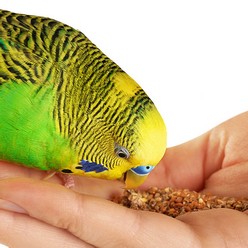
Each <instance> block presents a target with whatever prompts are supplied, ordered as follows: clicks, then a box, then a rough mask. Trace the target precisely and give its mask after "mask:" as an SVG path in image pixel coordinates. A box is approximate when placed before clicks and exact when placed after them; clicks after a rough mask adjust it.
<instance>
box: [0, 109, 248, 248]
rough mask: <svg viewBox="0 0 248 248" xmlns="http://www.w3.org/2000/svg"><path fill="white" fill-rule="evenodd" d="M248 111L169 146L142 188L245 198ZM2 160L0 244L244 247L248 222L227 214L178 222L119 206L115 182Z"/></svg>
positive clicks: (189, 216)
mask: <svg viewBox="0 0 248 248" xmlns="http://www.w3.org/2000/svg"><path fill="white" fill-rule="evenodd" d="M247 126H248V112H246V113H243V114H241V115H239V116H236V117H234V118H233V119H230V120H228V121H226V122H225V123H222V124H221V125H219V126H217V127H216V128H214V129H212V130H210V131H209V132H207V133H205V134H203V135H202V136H200V137H198V138H196V139H194V140H192V141H189V142H187V143H185V144H182V145H179V146H176V147H172V148H169V149H168V150H167V152H166V155H165V156H164V158H163V159H162V161H161V162H160V163H159V165H158V166H157V168H156V169H155V170H154V171H153V172H152V173H151V175H150V176H149V178H148V180H147V181H146V183H145V184H144V185H143V186H142V187H143V188H147V187H150V186H154V185H156V186H158V187H165V186H172V187H178V188H189V189H191V190H197V191H207V192H211V193H212V194H216V195H225V196H235V197H239V196H243V197H248V180H247V178H248V139H247V136H248V128H247ZM45 176H46V174H44V172H40V171H37V170H34V169H28V168H23V167H19V166H17V165H13V164H7V163H4V162H2V163H1V165H0V177H1V180H0V199H2V200H1V201H0V208H1V210H0V219H1V221H0V233H1V235H0V243H3V244H6V245H8V246H9V247H11V248H18V247H27V248H29V247H34V244H35V247H37V248H39V247H42V248H46V247H47V248H48V247H54V248H56V247H104V248H109V247H135V248H139V247H142V248H144V247H165V246H166V247H170V248H172V247H185V248H187V247H241V248H242V247H247V246H248V236H247V230H248V217H247V213H241V212H238V211H234V210H228V209H215V210H207V211H198V212H194V213H188V214H185V215H182V216H180V217H178V218H176V219H173V218H171V217H168V216H164V215H161V214H157V213H150V212H144V211H135V210H131V209H127V208H124V207H122V206H119V205H117V204H115V203H112V202H111V201H109V200H108V199H109V198H110V197H111V196H112V195H113V194H120V193H121V191H122V189H121V188H122V187H123V185H122V184H121V183H120V182H113V181H104V180H99V179H89V178H82V177H80V178H79V177H75V181H76V187H75V190H69V189H66V188H65V187H63V186H61V183H62V182H61V179H60V178H59V177H56V176H55V177H53V178H51V179H49V181H44V180H41V179H42V178H44V177H45Z"/></svg>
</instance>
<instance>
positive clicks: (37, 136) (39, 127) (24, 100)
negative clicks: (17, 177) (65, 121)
mask: <svg viewBox="0 0 248 248" xmlns="http://www.w3.org/2000/svg"><path fill="white" fill-rule="evenodd" d="M53 106H54V90H53V87H52V85H50V86H46V87H43V88H41V89H39V88H38V87H37V86H36V85H33V84H31V83H26V84H17V83H15V82H6V83H5V84H3V85H2V86H1V88H0V108H1V111H0V120H1V122H0V140H1V142H0V157H1V158H2V159H5V160H10V161H14V162H17V163H22V164H25V165H27V166H31V167H38V168H39V169H42V170H50V169H55V170H58V169H59V168H60V167H61V165H68V164H70V163H71V162H72V161H73V160H74V161H75V158H76V156H75V154H73V153H72V150H71V149H69V147H70V146H69V141H68V140H66V139H63V138H62V137H61V136H60V135H59V134H58V132H57V131H56V129H55V125H54V121H53V119H52V116H51V114H52V109H53ZM68 151H71V153H68ZM73 158H74V159H73Z"/></svg>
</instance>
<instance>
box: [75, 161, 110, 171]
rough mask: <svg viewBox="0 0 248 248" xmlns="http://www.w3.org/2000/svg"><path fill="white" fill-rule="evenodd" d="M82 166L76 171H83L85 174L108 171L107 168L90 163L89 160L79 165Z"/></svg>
mask: <svg viewBox="0 0 248 248" xmlns="http://www.w3.org/2000/svg"><path fill="white" fill-rule="evenodd" d="M79 164H80V165H79V166H77V167H76V169H79V170H83V171H84V172H85V173H87V172H93V171H94V172H96V173H99V172H103V171H106V170H108V169H107V168H106V167H104V166H103V165H102V164H97V163H94V162H89V161H87V160H82V161H80V163H79Z"/></svg>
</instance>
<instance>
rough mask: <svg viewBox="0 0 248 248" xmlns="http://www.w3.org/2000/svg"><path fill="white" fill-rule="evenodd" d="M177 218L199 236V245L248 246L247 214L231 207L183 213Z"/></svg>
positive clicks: (241, 247)
mask: <svg viewBox="0 0 248 248" xmlns="http://www.w3.org/2000/svg"><path fill="white" fill-rule="evenodd" d="M178 219H179V220H181V221H183V222H185V223H186V224H188V225H189V226H191V228H192V230H193V231H194V232H195V233H196V234H197V235H198V237H200V240H201V246H199V247H239V248H243V247H244V248H245V247H248V236H247V228H248V216H247V215H246V214H245V213H242V212H239V211H235V210H231V209H212V210H206V211H198V212H195V213H190V214H184V215H181V216H179V217H178Z"/></svg>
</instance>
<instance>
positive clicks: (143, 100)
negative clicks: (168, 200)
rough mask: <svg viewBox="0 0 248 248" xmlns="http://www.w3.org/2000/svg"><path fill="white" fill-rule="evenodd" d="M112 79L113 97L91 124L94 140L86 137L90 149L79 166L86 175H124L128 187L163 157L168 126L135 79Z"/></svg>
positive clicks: (147, 172) (120, 176)
mask: <svg viewBox="0 0 248 248" xmlns="http://www.w3.org/2000/svg"><path fill="white" fill-rule="evenodd" d="M113 80H114V83H115V88H114V91H113V92H110V93H109V96H111V97H112V98H111V97H109V98H108V101H107V102H105V104H103V106H102V112H105V113H106V116H101V121H99V119H98V121H95V124H94V125H91V127H92V129H91V130H90V132H91V135H90V136H89V139H92V142H88V141H85V144H87V146H88V147H85V148H84V149H83V151H88V152H87V153H85V154H82V156H83V159H82V160H81V161H80V163H79V166H78V169H79V170H81V171H83V172H84V174H85V175H87V176H92V177H98V178H105V179H122V180H124V181H125V184H126V187H127V188H135V187H137V186H139V185H141V184H142V183H143V182H144V181H145V179H146V177H147V176H148V174H149V173H150V172H151V171H152V170H153V168H154V167H155V166H156V165H157V164H158V162H159V161H160V160H161V158H162V157H163V155H164V153H165V149H166V128H165V124H164V122H163V119H162V117H161V116H160V114H159V112H158V111H157V109H156V107H155V106H154V104H153V102H152V101H151V100H150V99H149V97H148V96H147V95H146V94H145V92H144V91H143V90H142V89H141V88H140V87H139V85H138V84H137V83H136V82H135V81H134V80H133V79H131V78H130V77H129V76H127V75H126V74H120V75H117V76H116V77H115V78H114V79H113ZM118 97H119V99H118ZM116 99H118V101H116ZM116 102H117V103H118V104H116ZM99 133H100V134H101V135H100V136H99V135H98V134H99ZM85 146H86V145H85Z"/></svg>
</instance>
